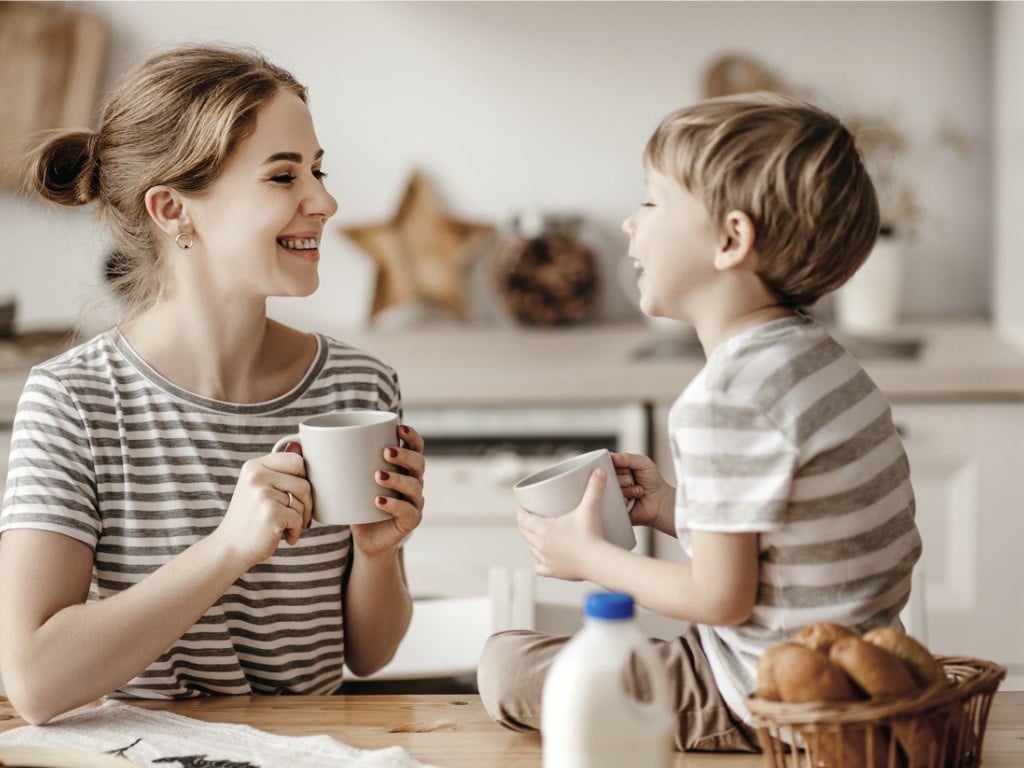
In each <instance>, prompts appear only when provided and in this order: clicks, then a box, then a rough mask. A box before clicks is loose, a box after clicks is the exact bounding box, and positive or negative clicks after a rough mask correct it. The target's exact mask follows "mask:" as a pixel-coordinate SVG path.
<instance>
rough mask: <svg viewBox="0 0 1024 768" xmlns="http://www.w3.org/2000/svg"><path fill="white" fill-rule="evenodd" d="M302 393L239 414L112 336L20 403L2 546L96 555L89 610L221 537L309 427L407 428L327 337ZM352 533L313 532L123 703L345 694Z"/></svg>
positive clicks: (146, 675) (380, 375) (382, 369)
mask: <svg viewBox="0 0 1024 768" xmlns="http://www.w3.org/2000/svg"><path fill="white" fill-rule="evenodd" d="M316 338H317V344H318V351H317V355H316V359H315V361H314V362H313V363H312V365H311V366H310V368H309V369H308V371H307V372H306V374H305V375H304V377H303V378H302V381H301V382H300V383H299V384H298V385H296V386H295V387H294V388H293V389H292V390H291V391H289V392H287V393H285V394H283V395H281V396H279V397H276V398H274V399H273V400H270V401H267V402H263V403H256V404H233V403H225V402H220V401H216V400H211V399H208V398H204V397H199V396H197V395H195V394H192V393H190V392H186V391H185V390H182V389H180V388H178V387H176V386H175V385H174V384H172V383H171V382H169V381H168V380H167V379H165V378H164V377H162V376H161V375H160V374H159V373H157V372H156V371H155V370H153V369H152V368H151V367H150V366H148V365H147V364H146V363H145V362H144V361H143V360H142V359H141V358H140V357H139V356H138V355H137V354H136V353H135V352H134V351H133V350H132V349H131V347H130V346H129V345H128V343H127V342H126V341H125V340H124V338H123V337H122V336H121V335H120V334H119V333H118V332H117V331H116V330H111V331H108V332H106V333H103V334H100V335H99V336H97V337H95V338H94V339H92V340H91V341H89V342H86V343H85V344H83V345H81V346H78V347H76V348H74V349H72V350H69V351H67V352H65V353H64V354H62V355H60V356H58V357H56V358H54V359H52V360H49V361H47V362H45V363H43V364H41V365H39V366H36V367H35V368H33V370H32V372H31V374H30V376H29V379H28V381H27V383H26V385H25V389H24V391H23V393H22V395H21V399H20V401H19V403H18V409H17V413H16V416H15V420H14V428H13V435H12V443H11V454H10V465H9V471H8V479H7V489H6V492H5V494H4V502H3V509H2V512H0V532H3V531H9V530H12V529H17V528H32V529H38V530H43V531H52V532H55V533H59V534H63V535H65V536H69V537H71V538H73V539H76V540H78V541H80V542H82V543H83V544H85V545H86V546H88V547H89V548H90V549H92V550H93V552H94V556H93V581H92V585H91V588H90V594H89V599H90V600H98V599H103V598H105V597H109V596H110V595H113V594H116V593H117V592H119V591H121V590H124V589H127V588H128V587H130V586H132V585H133V584H136V583H138V582H140V581H142V580H143V579H144V578H146V576H147V575H149V574H150V573H152V572H153V571H155V570H156V569H157V568H159V567H160V566H161V565H163V564H164V563H166V562H167V561H169V560H170V559H172V558H173V557H175V556H176V555H177V554H179V553H180V552H182V551H183V550H185V549H186V548H188V547H189V546H191V545H192V544H195V543H196V542H197V541H199V540H200V539H201V538H203V537H205V536H207V535H209V534H210V533H212V532H213V531H214V530H215V529H216V528H217V526H218V525H219V524H220V522H221V520H222V519H223V517H224V513H225V512H226V511H227V508H228V504H229V502H230V500H231V497H232V494H233V493H234V490H235V485H236V484H237V481H238V477H239V472H240V470H241V467H242V464H243V463H245V462H246V461H248V460H249V459H252V458H255V457H258V456H261V455H265V454H267V453H269V452H270V450H271V448H272V447H273V445H274V443H275V442H276V441H277V440H278V438H280V437H282V436H284V435H287V434H291V433H294V432H296V431H297V428H298V424H299V421H301V420H302V419H304V418H306V417H308V416H312V415H315V414H319V413H325V412H329V411H333V410H341V409H351V408H369V409H374V410H386V411H393V412H395V413H399V414H401V396H400V393H399V386H398V378H397V375H396V374H395V372H394V371H393V370H392V369H391V368H389V367H388V366H386V365H384V364H382V363H381V362H379V361H378V360H376V359H375V358H373V357H371V356H370V355H368V354H366V353H364V352H362V351H360V350H357V349H354V348H352V347H349V346H347V345H345V344H343V343H341V342H339V341H336V340H333V339H330V338H328V337H325V336H317V337H316ZM350 547H351V539H350V532H349V529H348V527H347V526H327V525H319V524H318V523H316V522H313V524H312V527H311V528H309V529H308V530H306V531H303V533H302V536H301V537H300V539H299V542H298V543H297V544H296V545H294V546H290V545H288V544H287V542H283V541H282V543H281V545H280V546H279V547H278V549H277V551H276V553H275V554H274V555H272V556H271V557H270V558H268V559H267V560H265V561H264V562H262V563H260V564H258V565H256V566H255V567H253V568H252V569H250V570H249V571H247V572H246V573H244V574H243V575H242V576H241V577H240V578H239V579H238V580H237V581H236V582H235V583H234V584H233V585H232V586H231V587H229V588H228V590H227V591H226V592H225V593H224V595H223V596H222V597H221V598H220V599H219V600H217V602H216V603H215V604H214V605H213V606H212V607H211V608H210V609H209V610H208V611H206V613H205V614H204V615H203V616H202V618H201V619H200V620H199V621H198V622H197V623H196V624H195V625H194V626H193V627H192V628H191V629H190V630H188V631H187V632H186V633H185V634H184V635H183V636H182V637H181V638H180V639H179V640H178V641H176V642H175V643H174V644H173V646H172V647H170V648H169V649H168V650H167V651H166V652H165V653H164V654H163V655H161V656H160V658H159V659H157V660H156V661H154V662H153V663H152V664H151V665H150V666H149V667H148V668H146V669H145V670H144V671H143V672H142V673H140V674H139V675H138V676H137V677H136V678H134V679H133V680H131V681H129V682H128V683H127V684H126V685H125V686H124V687H123V688H122V689H121V690H120V691H118V692H117V694H120V695H131V696H144V697H165V696H166V697H172V696H173V697H179V696H194V695H199V694H201V693H218V694H248V693H263V694H267V693H280V692H289V693H305V694H323V693H331V692H333V691H335V690H337V688H338V686H339V685H340V684H341V681H342V671H343V670H342V666H343V663H344V657H345V636H344V627H343V621H342V616H343V614H342V598H343V594H344V584H345V579H346V576H347V573H348V565H349V560H350Z"/></svg>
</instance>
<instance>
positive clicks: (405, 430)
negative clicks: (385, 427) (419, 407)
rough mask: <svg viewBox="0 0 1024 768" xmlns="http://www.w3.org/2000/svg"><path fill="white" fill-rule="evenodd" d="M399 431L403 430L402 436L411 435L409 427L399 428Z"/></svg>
mask: <svg viewBox="0 0 1024 768" xmlns="http://www.w3.org/2000/svg"><path fill="white" fill-rule="evenodd" d="M399 429H401V430H402V434H403V435H408V434H409V428H408V427H406V426H405V425H403V426H401V427H399Z"/></svg>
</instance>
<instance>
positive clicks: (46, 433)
mask: <svg viewBox="0 0 1024 768" xmlns="http://www.w3.org/2000/svg"><path fill="white" fill-rule="evenodd" d="M15 528H31V529H37V530H44V531H52V532H55V533H62V534H64V535H66V536H70V537H71V538H74V539H77V540H78V541H81V542H83V543H84V544H86V545H87V546H89V547H90V548H92V549H95V548H96V542H97V540H98V538H99V534H100V531H101V529H102V524H101V522H100V515H99V512H98V505H97V496H96V472H95V462H94V460H93V453H92V450H91V447H90V443H89V439H88V434H87V432H86V429H85V426H84V423H83V419H82V415H81V413H80V411H79V409H78V407H77V406H76V405H75V402H74V400H73V398H72V397H71V395H70V394H69V392H68V390H67V388H66V387H65V386H64V385H63V383H62V382H61V381H60V380H59V379H57V378H56V377H55V376H54V375H53V374H52V373H50V372H47V371H42V370H39V369H33V371H32V373H31V374H30V375H29V379H28V382H27V383H26V384H25V389H24V390H23V391H22V394H21V398H20V399H19V401H18V408H17V411H16V413H15V417H14V427H13V432H12V436H11V453H10V462H9V465H8V472H7V489H6V491H5V492H4V501H3V508H2V510H0V532H3V531H7V530H12V529H15Z"/></svg>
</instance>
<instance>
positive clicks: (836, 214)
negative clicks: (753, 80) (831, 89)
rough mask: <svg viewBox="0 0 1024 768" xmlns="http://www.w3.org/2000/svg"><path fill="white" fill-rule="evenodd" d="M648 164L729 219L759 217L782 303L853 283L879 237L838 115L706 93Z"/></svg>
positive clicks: (765, 265)
mask: <svg viewBox="0 0 1024 768" xmlns="http://www.w3.org/2000/svg"><path fill="white" fill-rule="evenodd" d="M644 165H645V167H648V168H652V169H654V170H655V171H657V172H659V173H661V174H663V175H665V176H668V177H670V178H673V179H675V180H676V181H678V182H679V183H681V184H682V185H683V186H684V187H685V188H686V189H687V190H688V191H689V192H690V193H692V194H694V195H696V196H697V197H698V198H700V199H701V201H702V202H703V204H704V206H705V208H706V209H707V211H708V213H709V214H710V216H711V218H712V221H714V222H715V223H716V225H718V226H721V224H722V223H723V222H724V221H725V217H726V215H727V214H728V213H729V212H730V211H734V210H739V211H743V212H744V213H746V214H747V215H748V216H749V217H750V218H751V220H752V221H753V223H754V228H755V233H756V234H755V249H756V250H757V254H758V256H759V257H760V260H759V269H758V275H759V276H760V278H761V280H762V281H763V282H764V284H765V286H766V287H767V288H768V290H769V291H771V293H772V295H773V296H774V297H775V298H776V299H777V300H778V301H779V303H780V304H782V305H784V306H788V307H794V308H796V307H803V306H809V305H811V304H813V303H814V302H815V301H817V300H818V299H819V298H821V296H823V295H824V294H826V293H828V292H829V291H833V290H835V289H836V288H838V287H839V286H840V285H842V284H843V283H844V282H846V281H847V280H848V279H849V278H850V276H851V275H852V274H853V273H854V272H856V271H857V269H858V267H860V265H861V264H862V263H863V262H864V260H865V259H866V258H867V257H868V254H869V253H870V251H871V248H872V246H873V245H874V242H875V240H876V239H877V237H878V231H879V213H878V199H877V197H876V195H875V188H874V185H873V184H872V183H871V179H870V177H869V176H868V173H867V171H866V170H865V168H864V163H863V162H862V159H861V156H860V153H859V152H858V150H857V147H856V145H855V143H854V139H853V136H852V135H851V134H850V132H849V131H848V130H847V129H846V128H845V127H844V126H843V124H842V123H841V122H840V121H839V120H838V119H837V118H836V117H834V116H833V115H830V114H829V113H827V112H825V111H823V110H821V109H819V108H817V107H815V106H813V105H811V104H809V103H806V102H803V101H799V100H797V99H792V98H788V97H783V96H778V95H776V94H771V93H764V92H761V93H751V94H743V95H739V96H724V97H721V98H715V99H708V100H706V101H703V102H700V103H698V104H696V105H694V106H692V107H687V108H684V109H680V110H677V111H675V112H673V113H672V114H670V115H668V116H667V117H666V118H665V119H664V120H662V122H661V124H660V125H659V126H658V128H657V129H656V130H655V132H654V134H653V135H652V136H651V138H650V140H649V141H648V142H647V147H646V148H645V150H644Z"/></svg>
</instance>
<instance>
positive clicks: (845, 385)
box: [669, 315, 921, 719]
mask: <svg viewBox="0 0 1024 768" xmlns="http://www.w3.org/2000/svg"><path fill="white" fill-rule="evenodd" d="M669 431H670V435H671V446H672V455H673V459H674V462H675V469H676V475H677V478H678V480H679V485H678V491H677V498H676V532H677V534H678V536H679V540H680V542H681V544H682V546H683V548H684V550H685V551H686V552H687V553H688V554H692V550H691V541H690V537H689V532H690V531H713V532H720V533H730V532H736V533H757V534H759V537H758V540H759V560H760V567H759V584H758V591H757V600H756V605H755V607H754V611H753V614H752V615H751V617H750V618H749V619H748V620H747V621H746V622H745V623H743V624H741V625H738V626H715V627H711V626H701V627H699V632H700V637H701V643H702V646H703V648H704V651H705V653H706V654H707V656H708V659H709V661H710V663H711V667H712V670H713V671H714V675H715V682H716V683H717V685H718V687H719V688H720V689H721V692H722V695H723V697H724V698H725V701H726V702H727V703H728V704H729V706H730V707H731V708H732V709H733V710H734V711H735V712H736V713H738V714H739V715H741V716H742V717H744V718H745V719H749V712H748V710H747V708H746V706H745V704H744V701H743V699H744V698H745V696H746V695H748V694H749V693H751V692H752V691H753V690H754V689H755V688H756V684H757V660H758V658H760V656H761V654H762V653H763V652H764V651H765V650H766V649H767V648H769V647H770V646H772V645H775V644H776V643H779V642H783V641H785V640H788V639H790V638H791V637H792V635H793V634H794V633H795V632H796V630H798V629H799V628H800V627H802V626H804V625H805V624H810V623H812V622H818V621H831V622H836V623H839V624H845V625H847V626H850V627H852V628H854V629H855V630H856V631H858V632H863V631H865V630H867V629H870V628H872V627H876V626H898V622H899V613H900V610H901V609H902V608H903V606H904V605H905V604H906V602H907V599H908V597H909V595H910V580H911V579H910V577H911V571H912V569H913V567H914V563H915V562H916V561H917V559H918V558H919V557H920V555H921V537H920V535H919V533H918V530H917V526H916V524H915V522H914V492H913V489H912V488H911V485H910V471H909V464H908V462H907V457H906V454H905V453H904V450H903V444H902V443H901V442H900V438H899V436H898V435H897V433H896V428H895V427H894V425H893V422H892V413H891V411H890V409H889V405H888V403H887V402H886V400H885V398H884V397H883V395H882V393H881V392H880V391H879V389H878V387H877V386H876V385H875V383H874V382H873V381H872V380H871V379H870V378H869V377H868V375H867V374H866V373H865V372H864V370H863V369H862V368H861V367H860V365H859V364H858V363H857V361H856V360H855V359H854V358H853V357H852V356H851V355H850V354H849V353H848V352H846V350H844V349H843V347H842V346H840V345H839V344H838V343H837V342H836V341H835V340H834V339H833V338H832V337H831V336H830V335H829V334H828V332H827V331H826V330H825V329H824V327H823V326H822V325H820V324H819V323H818V322H816V321H815V320H813V319H811V318H809V317H805V316H802V315H798V316H793V317H787V318H783V319H780V320H775V321H772V322H769V323H766V324H764V325H761V326H758V327H756V328H753V329H750V330H747V331H745V332H743V333H740V334H737V335H736V336H734V337H732V338H730V339H729V340H727V341H726V342H725V343H723V344H722V345H721V347H719V348H718V349H716V350H715V351H714V352H713V353H712V354H711V355H710V357H709V358H708V361H707V364H706V365H705V366H704V368H703V369H702V370H701V372H700V373H699V374H698V375H697V376H696V377H695V378H694V380H693V381H692V382H691V383H690V385H689V386H688V387H687V388H686V390H685V391H684V392H683V394H682V395H681V396H680V397H679V399H678V400H677V401H676V403H675V404H674V405H673V407H672V410H671V412H670V414H669Z"/></svg>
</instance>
